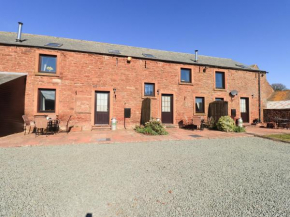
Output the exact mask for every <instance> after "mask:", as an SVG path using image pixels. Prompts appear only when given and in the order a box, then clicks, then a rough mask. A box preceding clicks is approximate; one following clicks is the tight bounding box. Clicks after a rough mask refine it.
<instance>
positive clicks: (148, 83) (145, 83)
mask: <svg viewBox="0 0 290 217" xmlns="http://www.w3.org/2000/svg"><path fill="white" fill-rule="evenodd" d="M146 85H153V95H146V93H145V90H146ZM155 89H156V87H155V83H152V82H144V91H143V95H144V97H156V95H155Z"/></svg>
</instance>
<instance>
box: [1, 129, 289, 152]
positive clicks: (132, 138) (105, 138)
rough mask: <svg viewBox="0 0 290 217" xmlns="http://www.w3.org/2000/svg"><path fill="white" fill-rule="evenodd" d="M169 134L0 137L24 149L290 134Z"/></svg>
mask: <svg viewBox="0 0 290 217" xmlns="http://www.w3.org/2000/svg"><path fill="white" fill-rule="evenodd" d="M167 131H168V132H169V135H164V136H148V135H143V134H139V133H136V132H135V131H134V130H132V129H127V130H125V129H122V130H116V131H111V130H106V131H97V130H96V131H83V132H71V133H69V134H66V133H59V134H55V135H48V136H45V135H40V136H37V137H35V134H29V135H23V133H18V134H13V135H10V136H7V137H2V138H0V147H22V146H47V145H65V144H81V143H82V144H83V143H100V144H103V143H127V142H145V141H146V142H150V141H151V142H152V141H168V140H172V141H177V140H198V139H217V138H237V137H250V136H254V135H258V136H262V135H268V134H280V133H290V130H286V129H267V128H258V127H252V126H248V127H247V132H246V133H225V132H220V131H213V130H208V129H205V130H203V131H200V130H194V131H192V130H185V129H179V128H168V129H167Z"/></svg>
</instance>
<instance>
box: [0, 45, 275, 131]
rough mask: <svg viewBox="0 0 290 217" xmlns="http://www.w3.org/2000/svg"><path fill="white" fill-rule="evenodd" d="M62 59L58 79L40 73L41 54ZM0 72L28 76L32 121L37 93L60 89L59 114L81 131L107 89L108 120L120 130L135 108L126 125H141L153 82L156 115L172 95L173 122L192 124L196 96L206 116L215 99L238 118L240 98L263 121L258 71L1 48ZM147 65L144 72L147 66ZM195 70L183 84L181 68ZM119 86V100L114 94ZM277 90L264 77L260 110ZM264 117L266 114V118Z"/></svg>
mask: <svg viewBox="0 0 290 217" xmlns="http://www.w3.org/2000/svg"><path fill="white" fill-rule="evenodd" d="M47 52H48V53H51V54H55V55H58V66H57V69H58V74H57V75H55V76H43V75H37V74H36V73H37V71H38V70H37V66H38V55H39V54H41V53H47ZM0 59H1V62H0V71H3V72H26V73H28V76H27V82H26V92H25V114H26V115H27V116H28V117H29V118H31V119H32V118H33V117H34V115H36V114H37V108H36V107H37V89H38V88H39V87H51V88H56V89H57V99H56V104H57V105H56V107H57V111H56V114H57V115H59V118H60V120H61V121H65V120H66V119H67V117H68V116H69V115H73V117H72V122H71V124H72V125H74V126H79V127H81V128H82V129H83V130H90V129H91V127H92V125H93V124H94V112H93V111H94V105H95V98H94V97H95V96H94V91H96V90H109V91H110V97H111V98H112V100H111V102H112V103H111V105H110V106H111V107H110V110H111V114H110V117H116V118H117V120H118V128H119V129H121V128H123V125H124V108H131V111H132V114H131V118H129V119H126V125H127V126H128V127H133V126H135V125H136V124H139V123H140V118H141V105H142V100H143V98H144V96H143V90H144V87H143V85H144V82H150V83H152V82H153V83H155V85H156V89H158V90H159V91H160V94H159V95H156V97H154V98H152V117H154V118H160V117H161V102H160V100H161V93H172V94H174V112H175V113H174V124H178V122H179V121H181V120H183V121H185V122H186V121H188V120H190V119H191V118H192V116H193V115H197V116H200V115H199V114H195V112H194V102H195V97H196V96H201V97H205V114H202V116H204V117H206V115H207V109H208V104H209V103H210V102H212V101H214V99H215V98H216V97H222V98H224V100H226V101H228V103H229V114H230V111H231V109H236V110H237V116H238V117H239V114H240V97H248V98H249V101H250V122H252V121H253V120H254V119H256V118H258V117H259V101H258V73H257V72H250V71H242V70H235V69H221V68H214V67H208V68H207V69H206V72H204V68H205V67H204V66H198V65H189V64H178V63H171V62H164V61H159V60H145V59H137V58H132V60H131V62H130V63H128V62H127V58H126V57H119V56H109V55H103V54H102V55H101V54H90V53H82V52H73V51H60V50H51V49H43V48H33V47H21V46H10V45H9V46H8V45H4V46H2V45H0ZM145 61H146V68H145ZM181 68H190V69H192V84H191V85H184V84H180V82H179V80H180V69H181ZM216 70H217V71H223V72H225V76H226V78H225V79H226V89H225V90H216V89H215V88H214V87H215V71H216ZM113 88H116V97H114V94H113ZM231 90H237V91H238V96H236V97H234V98H231V97H230V95H229V92H230V91H231ZM272 92H273V90H272V88H271V87H270V85H269V83H268V82H267V79H266V75H264V76H261V99H262V108H265V106H266V103H267V98H268V97H269V96H270V95H271V93H272ZM262 116H263V115H262Z"/></svg>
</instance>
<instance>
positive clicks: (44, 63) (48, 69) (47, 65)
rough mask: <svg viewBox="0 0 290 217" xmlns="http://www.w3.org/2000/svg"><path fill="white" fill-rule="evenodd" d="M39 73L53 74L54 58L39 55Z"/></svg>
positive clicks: (54, 67)
mask: <svg viewBox="0 0 290 217" xmlns="http://www.w3.org/2000/svg"><path fill="white" fill-rule="evenodd" d="M40 71H41V72H45V73H52V74H55V73H56V56H47V55H40Z"/></svg>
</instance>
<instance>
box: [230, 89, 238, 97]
mask: <svg viewBox="0 0 290 217" xmlns="http://www.w3.org/2000/svg"><path fill="white" fill-rule="evenodd" d="M230 95H231V96H232V97H234V96H236V95H238V91H237V90H232V91H231V92H230Z"/></svg>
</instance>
